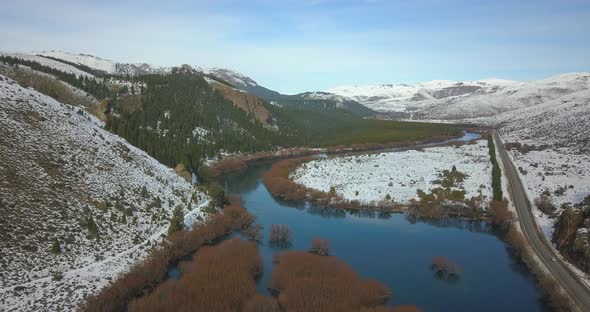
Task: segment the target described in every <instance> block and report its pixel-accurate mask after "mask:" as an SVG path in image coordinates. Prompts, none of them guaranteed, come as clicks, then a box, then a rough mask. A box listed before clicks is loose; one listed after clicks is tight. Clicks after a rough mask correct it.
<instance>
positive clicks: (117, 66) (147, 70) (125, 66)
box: [33, 51, 170, 75]
mask: <svg viewBox="0 0 590 312" xmlns="http://www.w3.org/2000/svg"><path fill="white" fill-rule="evenodd" d="M33 54H37V55H41V56H48V57H53V58H56V59H60V60H64V61H67V62H70V63H74V64H81V65H84V66H88V67H90V68H92V69H94V70H98V71H102V72H105V73H107V74H112V75H141V74H151V73H164V72H168V71H169V70H170V68H166V67H158V66H152V65H149V64H145V63H135V64H129V63H118V62H115V61H111V60H107V59H103V58H100V57H97V56H93V55H88V54H74V53H68V52H62V51H43V52H34V53H33Z"/></svg>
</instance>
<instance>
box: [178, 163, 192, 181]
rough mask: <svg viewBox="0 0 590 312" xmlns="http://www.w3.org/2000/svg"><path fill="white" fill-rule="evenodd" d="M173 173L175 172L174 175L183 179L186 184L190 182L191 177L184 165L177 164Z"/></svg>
mask: <svg viewBox="0 0 590 312" xmlns="http://www.w3.org/2000/svg"><path fill="white" fill-rule="evenodd" d="M174 171H176V174H178V175H179V176H180V177H181V178H183V179H185V180H186V181H187V182H192V180H193V176H192V174H191V173H190V171H188V169H187V168H186V166H185V165H184V164H182V163H180V164H178V165H177V166H176V168H175V169H174Z"/></svg>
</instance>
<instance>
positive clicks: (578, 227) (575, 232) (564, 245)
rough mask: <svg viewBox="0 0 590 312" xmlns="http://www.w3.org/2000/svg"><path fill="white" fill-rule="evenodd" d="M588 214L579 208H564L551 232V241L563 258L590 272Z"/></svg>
mask: <svg viewBox="0 0 590 312" xmlns="http://www.w3.org/2000/svg"><path fill="white" fill-rule="evenodd" d="M589 230H590V215H588V214H587V213H586V212H584V211H583V210H580V209H564V210H563V212H562V213H561V215H560V216H559V218H558V219H557V222H555V231H554V232H553V237H552V242H553V243H554V244H555V246H556V247H557V249H558V250H559V252H560V253H561V254H562V255H563V257H564V258H565V259H567V260H568V261H569V262H571V263H573V264H574V265H575V266H577V267H578V268H579V269H581V270H582V271H584V272H590V245H589V244H588V240H589V238H590V237H589V236H588V234H589Z"/></svg>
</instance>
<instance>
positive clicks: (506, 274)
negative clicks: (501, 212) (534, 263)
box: [223, 162, 547, 311]
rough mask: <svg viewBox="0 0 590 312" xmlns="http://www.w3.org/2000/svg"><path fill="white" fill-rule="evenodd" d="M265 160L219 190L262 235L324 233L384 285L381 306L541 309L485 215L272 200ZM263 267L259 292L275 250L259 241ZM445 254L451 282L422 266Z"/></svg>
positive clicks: (306, 237) (299, 245)
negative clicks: (278, 230) (455, 272)
mask: <svg viewBox="0 0 590 312" xmlns="http://www.w3.org/2000/svg"><path fill="white" fill-rule="evenodd" d="M271 164H272V163H271V162H261V163H257V164H254V165H251V166H250V167H249V168H248V169H247V170H245V171H243V172H239V173H234V174H229V175H227V176H225V178H224V180H223V184H224V187H225V188H226V191H227V193H231V194H240V195H241V196H242V199H243V200H244V205H245V207H246V208H247V209H248V210H249V211H250V212H252V213H253V214H255V215H256V217H257V222H258V223H259V224H261V225H263V226H264V236H265V238H268V236H269V228H270V225H271V224H286V225H288V226H289V227H290V229H291V230H292V232H293V244H292V246H291V247H290V249H291V250H306V249H308V248H309V247H310V244H311V240H312V238H313V237H316V236H319V237H323V238H328V239H329V240H330V241H331V245H332V252H333V254H334V255H336V256H338V257H339V258H340V259H342V260H343V261H345V262H347V263H348V264H350V265H352V266H353V267H354V268H355V269H356V271H357V272H358V273H359V274H360V275H361V276H362V277H370V278H375V279H377V280H379V281H381V282H383V283H385V284H387V286H388V287H389V288H390V289H391V290H392V292H393V296H392V298H391V299H390V300H389V302H388V304H389V305H398V304H416V305H418V306H419V307H420V308H421V309H423V310H424V311H547V308H546V307H545V306H544V305H543V304H542V303H541V301H540V298H541V292H540V290H539V289H537V288H536V287H535V283H534V279H533V277H532V276H531V275H530V274H529V273H528V272H527V271H526V269H525V268H524V267H523V266H522V265H521V264H519V263H517V261H516V260H515V259H514V258H513V257H511V256H510V254H509V252H508V250H507V249H506V245H505V244H504V243H503V242H502V241H501V240H499V239H498V237H497V236H495V235H494V234H493V233H492V230H491V229H490V228H489V226H488V225H487V224H486V223H485V222H465V221H460V220H449V221H447V222H430V223H427V222H420V221H413V220H409V219H408V218H406V217H405V216H404V215H402V214H392V215H383V214H371V213H365V214H364V215H359V214H358V213H353V212H347V211H344V210H331V209H322V208H321V207H311V206H309V205H299V206H297V205H294V204H292V203H291V204H290V203H285V202H280V201H278V200H275V199H274V198H273V197H272V196H271V195H270V194H269V192H268V191H267V190H266V188H265V186H264V184H263V183H262V181H261V177H262V175H263V174H264V173H265V172H266V171H267V170H268V169H269V168H270V166H271ZM259 248H260V249H259V250H260V253H261V255H262V256H263V258H264V273H263V275H262V277H261V279H260V281H259V283H258V288H259V291H260V292H262V293H267V290H266V287H267V286H268V284H269V280H270V276H271V274H272V271H273V266H274V264H273V263H272V259H273V255H275V254H277V253H280V252H281V250H280V249H276V248H272V247H270V246H269V244H268V242H266V241H264V242H263V243H261V244H260V247H259ZM434 256H445V257H447V258H450V259H452V260H454V261H455V262H457V263H458V264H459V265H460V266H461V267H462V269H463V273H462V276H461V278H460V279H459V280H458V281H456V282H449V281H445V280H439V279H436V278H435V277H434V275H433V273H432V272H431V270H430V268H429V266H430V264H431V259H432V257H434Z"/></svg>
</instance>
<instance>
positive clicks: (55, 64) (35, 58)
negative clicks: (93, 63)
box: [0, 52, 94, 77]
mask: <svg viewBox="0 0 590 312" xmlns="http://www.w3.org/2000/svg"><path fill="white" fill-rule="evenodd" d="M0 56H8V57H13V58H19V59H23V60H26V61H32V62H37V63H39V64H41V65H44V66H47V67H51V68H53V69H57V70H59V71H62V72H64V73H69V74H74V75H76V76H78V77H79V76H86V77H94V76H93V75H92V74H90V73H87V72H85V71H83V70H80V69H78V68H76V67H74V66H72V65H69V64H66V63H63V62H60V61H56V60H53V59H50V58H46V57H43V56H39V55H35V54H28V53H7V52H0Z"/></svg>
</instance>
